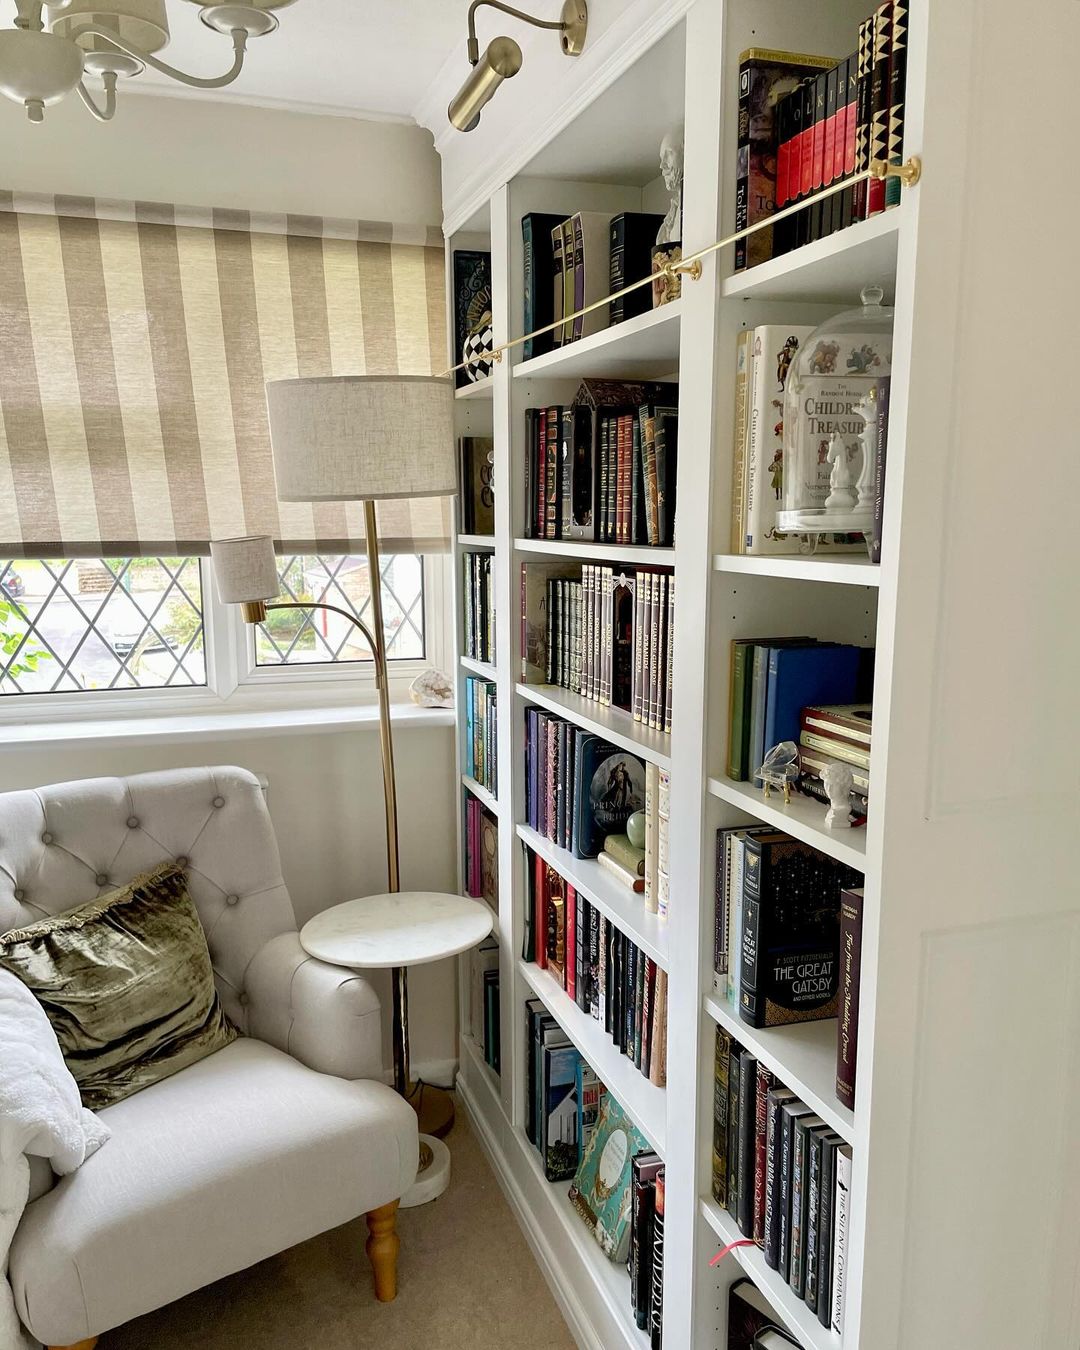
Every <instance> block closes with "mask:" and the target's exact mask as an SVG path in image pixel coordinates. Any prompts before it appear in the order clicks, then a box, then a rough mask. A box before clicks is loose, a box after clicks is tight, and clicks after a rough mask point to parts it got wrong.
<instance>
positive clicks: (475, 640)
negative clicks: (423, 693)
mask: <svg viewBox="0 0 1080 1350" xmlns="http://www.w3.org/2000/svg"><path fill="white" fill-rule="evenodd" d="M493 556H494V555H493V554H491V553H486V552H485V553H464V554H462V564H463V566H464V569H465V575H464V578H463V581H464V590H463V594H464V599H465V655H466V656H471V657H472V659H473V660H474V661H485V662H493V661H494V660H495V590H494V582H493V580H492V575H491V564H492V559H493Z"/></svg>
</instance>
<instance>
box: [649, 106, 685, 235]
mask: <svg viewBox="0 0 1080 1350" xmlns="http://www.w3.org/2000/svg"><path fill="white" fill-rule="evenodd" d="M660 174H661V176H662V177H663V180H664V186H665V187H666V188H667V190H668V192H669V193H670V194H671V205H670V206H669V207H668V213H667V215H666V216H665V217H664V223H663V224H662V225H661V226H660V229H659V230H658V231H657V234H656V242H657V243H658V244H670V243H671V241H672V240H673V239H674V240H679V239H681V238H682V180H683V137H682V131H681V130H679V131H669V132H668V134H667V135H666V136H665V137H664V139H663V140H662V141H661V142H660Z"/></svg>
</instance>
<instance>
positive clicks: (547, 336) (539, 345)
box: [521, 211, 565, 361]
mask: <svg viewBox="0 0 1080 1350" xmlns="http://www.w3.org/2000/svg"><path fill="white" fill-rule="evenodd" d="M564 219H565V216H553V215H549V214H547V213H546V212H543V211H530V212H529V214H528V215H525V216H522V217H521V242H522V248H523V256H522V264H523V272H524V284H525V292H524V296H523V301H524V304H523V313H522V321H523V323H524V327H525V332H526V333H531V332H532V331H533V330H534V329H536V328H544V327H546V325H547V324H549V323H551V322H553V320H554V318H555V315H554V313H553V303H554V286H555V283H554V277H553V273H552V267H553V259H552V254H551V231H552V230H553V229H554V228H555V226H556V225H561V224H562V222H563V220H564ZM554 345H555V344H554V341H553V334H551V333H541V334H539V336H537V337H534V338H527V339H526V341H525V342H523V343H522V346H521V355H522V360H524V361H528V360H530V359H531V358H532V357H534V356H542V355H543V354H544V352H550V351H551V350H552V348H553V347H554Z"/></svg>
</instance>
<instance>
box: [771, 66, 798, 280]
mask: <svg viewBox="0 0 1080 1350" xmlns="http://www.w3.org/2000/svg"><path fill="white" fill-rule="evenodd" d="M796 92H797V91H796V90H788V92H787V93H786V94H784V95H783V96H782V97H781V99H780V102H779V103H778V104H777V106H776V209H777V211H778V212H779V211H783V210H784V208H785V207H787V206H790V205H791V103H792V97H793V95H795V94H796ZM789 223H790V222H789V221H787V220H778V221H777V222H776V224H775V225H774V226H773V257H774V258H779V257H780V255H781V254H782V253H786V252H787V251H788V225H789Z"/></svg>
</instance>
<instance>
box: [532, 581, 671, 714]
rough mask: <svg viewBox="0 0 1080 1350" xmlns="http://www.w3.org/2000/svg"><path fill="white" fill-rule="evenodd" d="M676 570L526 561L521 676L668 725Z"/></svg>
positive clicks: (535, 682) (533, 682) (534, 682)
mask: <svg viewBox="0 0 1080 1350" xmlns="http://www.w3.org/2000/svg"><path fill="white" fill-rule="evenodd" d="M674 624H675V575H674V573H673V572H672V571H670V570H667V569H658V568H644V567H639V568H636V569H634V568H628V569H626V570H620V569H618V568H615V567H610V566H608V565H606V564H603V563H523V564H522V567H521V678H522V680H523V682H524V683H526V684H554V685H558V686H559V687H560V688H562V689H569V690H570V691H571V692H573V693H575V694H581V695H582V696H583V697H584V698H589V699H595V700H596V701H597V702H598V703H602V704H604V705H605V706H607V707H615V708H622V709H624V710H625V711H626V712H628V713H630V714H631V715H632V716H633V718H634V721H635V722H641V723H642V724H643V725H644V726H647V727H651V728H653V729H655V730H657V731H664V732H670V731H671V680H672V650H671V649H672V642H671V636H672V633H673V631H674Z"/></svg>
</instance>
